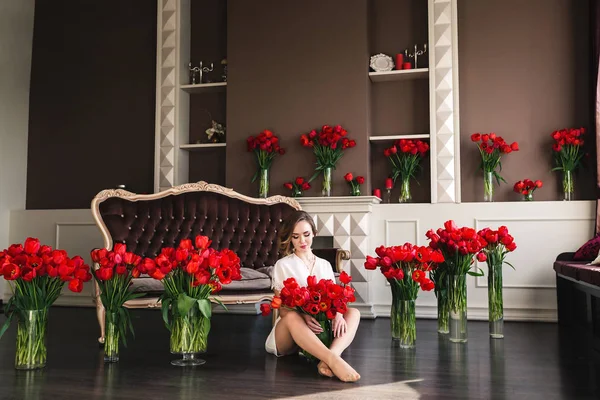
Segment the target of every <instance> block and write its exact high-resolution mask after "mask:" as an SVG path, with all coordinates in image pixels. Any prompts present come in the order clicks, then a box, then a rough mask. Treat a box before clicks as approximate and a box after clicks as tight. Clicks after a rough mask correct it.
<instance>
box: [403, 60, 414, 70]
mask: <svg viewBox="0 0 600 400" xmlns="http://www.w3.org/2000/svg"><path fill="white" fill-rule="evenodd" d="M402 69H412V65H411V64H410V61H407V62H405V63H403V64H402Z"/></svg>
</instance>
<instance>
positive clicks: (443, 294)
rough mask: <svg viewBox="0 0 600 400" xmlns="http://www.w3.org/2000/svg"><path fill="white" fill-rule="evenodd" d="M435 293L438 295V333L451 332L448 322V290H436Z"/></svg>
mask: <svg viewBox="0 0 600 400" xmlns="http://www.w3.org/2000/svg"><path fill="white" fill-rule="evenodd" d="M436 289H437V287H436ZM435 295H436V297H437V316H438V333H443V334H446V333H450V326H449V324H448V318H449V308H448V291H447V290H439V291H438V290H436V292H435Z"/></svg>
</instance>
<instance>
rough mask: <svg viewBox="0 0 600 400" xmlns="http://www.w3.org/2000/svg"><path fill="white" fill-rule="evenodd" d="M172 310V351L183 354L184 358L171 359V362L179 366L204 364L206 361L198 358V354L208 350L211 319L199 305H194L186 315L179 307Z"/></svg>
mask: <svg viewBox="0 0 600 400" xmlns="http://www.w3.org/2000/svg"><path fill="white" fill-rule="evenodd" d="M172 310H174V311H172V314H173V322H172V325H171V353H172V354H181V355H182V358H181V359H178V360H173V361H171V364H172V365H176V366H179V367H186V366H195V365H202V364H204V363H205V362H206V361H204V360H202V359H199V358H197V355H198V354H199V353H205V352H206V348H207V345H208V333H209V331H210V319H209V318H206V317H205V316H204V315H202V313H201V312H200V310H198V308H197V307H192V308H191V309H190V311H188V313H187V314H185V315H181V314H179V313H178V312H177V307H173V308H172Z"/></svg>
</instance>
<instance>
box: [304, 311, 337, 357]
mask: <svg viewBox="0 0 600 400" xmlns="http://www.w3.org/2000/svg"><path fill="white" fill-rule="evenodd" d="M315 319H316V320H317V321H318V322H319V324H320V325H321V329H323V332H321V333H319V334H317V337H318V338H319V340H320V341H321V342H322V343H323V344H324V345H325V347H327V348H330V347H331V342H333V331H332V330H331V320H330V319H328V318H327V317H326V316H325V314H323V313H319V314H317V315H315ZM300 355H301V356H302V357H305V358H306V359H307V360H309V361H313V362H319V359H318V358H316V357H315V356H313V355H312V354H310V353H309V352H308V351H306V350H304V349H301V350H300Z"/></svg>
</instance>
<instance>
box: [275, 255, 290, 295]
mask: <svg viewBox="0 0 600 400" xmlns="http://www.w3.org/2000/svg"><path fill="white" fill-rule="evenodd" d="M286 270H287V268H286V262H285V261H284V259H283V258H282V259H280V260H277V262H276V263H275V267H273V278H272V282H271V289H273V290H278V291H281V289H283V281H285V280H286V279H287V278H289V277H288V276H286V275H287V271H286Z"/></svg>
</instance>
